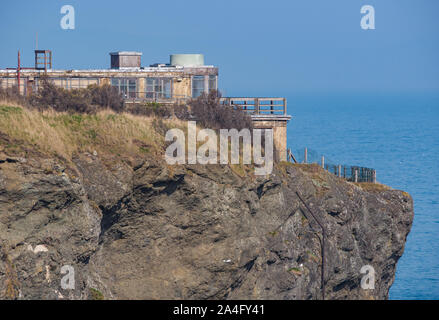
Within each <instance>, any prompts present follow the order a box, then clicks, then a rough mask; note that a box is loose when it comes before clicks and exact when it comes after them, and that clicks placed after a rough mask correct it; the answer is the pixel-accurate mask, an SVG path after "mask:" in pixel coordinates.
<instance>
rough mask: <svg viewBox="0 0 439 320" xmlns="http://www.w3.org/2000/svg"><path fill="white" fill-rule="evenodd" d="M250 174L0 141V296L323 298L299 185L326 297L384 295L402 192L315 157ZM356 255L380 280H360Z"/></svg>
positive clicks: (395, 250)
mask: <svg viewBox="0 0 439 320" xmlns="http://www.w3.org/2000/svg"><path fill="white" fill-rule="evenodd" d="M3 144H7V141H5V140H3ZM252 171H253V170H247V169H246V168H245V167H234V166H222V165H207V166H201V165H192V166H189V165H187V166H167V165H166V164H165V163H164V161H160V160H153V158H152V157H151V158H149V157H147V156H145V157H143V158H142V157H139V158H137V159H136V160H131V161H127V160H124V159H116V158H115V157H110V156H105V155H103V154H101V153H99V154H98V153H96V152H95V153H84V152H82V153H78V154H76V155H75V156H74V157H73V159H72V162H71V163H70V164H66V162H65V161H62V160H60V159H58V158H57V157H50V156H47V155H43V154H40V153H38V152H37V151H32V152H30V151H28V152H27V153H26V155H25V156H23V157H13V156H10V155H8V154H6V153H4V152H1V150H0V239H1V240H0V241H1V242H0V245H1V253H0V255H1V259H0V297H1V298H2V299H5V298H11V299H14V298H18V299H91V298H93V299H100V298H105V299H321V298H322V288H321V271H322V268H321V266H322V243H321V238H322V230H321V228H320V226H319V225H318V224H317V223H316V221H315V220H314V218H313V217H312V215H311V214H310V212H309V211H308V210H307V209H306V207H305V205H304V203H303V202H301V201H300V199H299V197H298V195H297V193H296V192H299V194H300V195H301V196H302V198H303V199H304V200H305V203H306V204H307V205H308V206H309V208H310V209H311V211H312V212H313V213H314V214H315V215H316V216H317V217H318V219H320V220H321V222H322V223H323V225H324V227H325V230H326V243H325V253H326V256H325V275H324V282H325V293H326V299H386V298H387V296H388V291H389V288H390V286H391V285H392V282H393V280H394V276H395V268H396V264H397V261H398V259H399V258H400V257H401V255H402V253H403V250H404V244H405V240H406V237H407V234H408V233H409V230H410V227H411V223H412V219H413V203H412V199H411V197H410V196H409V195H408V194H406V193H405V192H402V191H397V190H392V189H390V188H385V187H384V186H382V185H370V184H353V183H350V182H346V181H345V180H343V179H340V178H337V177H335V176H334V175H331V174H329V173H327V172H325V171H324V170H322V169H321V168H319V167H318V166H316V165H292V164H286V163H283V164H279V165H277V166H276V167H275V169H274V171H273V174H272V175H271V176H269V177H257V176H252ZM364 265H370V266H372V267H373V268H374V270H375V283H374V284H375V288H374V289H369V290H365V289H362V288H361V286H360V282H361V278H362V277H363V276H364V274H362V273H361V272H360V269H361V268H362V266H364ZM63 266H71V267H72V269H71V270H73V271H72V272H74V288H73V289H69V288H67V289H63V288H62V287H61V281H62V279H63V277H65V276H66V275H70V271H68V272H66V270H65V269H62V268H63Z"/></svg>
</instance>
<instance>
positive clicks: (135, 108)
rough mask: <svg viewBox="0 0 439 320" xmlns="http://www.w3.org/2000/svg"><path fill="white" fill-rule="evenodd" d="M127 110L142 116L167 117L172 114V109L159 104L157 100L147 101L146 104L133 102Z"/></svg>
mask: <svg viewBox="0 0 439 320" xmlns="http://www.w3.org/2000/svg"><path fill="white" fill-rule="evenodd" d="M126 111H127V112H129V113H132V114H136V115H142V116H147V117H150V116H156V117H160V118H169V117H171V115H172V110H171V109H170V107H168V106H164V105H161V104H159V103H157V102H148V103H146V104H134V105H132V106H130V107H129V108H128V109H127V110H126Z"/></svg>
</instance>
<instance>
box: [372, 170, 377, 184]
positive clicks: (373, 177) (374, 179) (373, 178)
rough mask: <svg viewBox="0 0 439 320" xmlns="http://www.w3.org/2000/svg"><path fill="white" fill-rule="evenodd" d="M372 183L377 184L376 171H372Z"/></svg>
mask: <svg viewBox="0 0 439 320" xmlns="http://www.w3.org/2000/svg"><path fill="white" fill-rule="evenodd" d="M372 181H373V183H377V172H376V170H373V171H372Z"/></svg>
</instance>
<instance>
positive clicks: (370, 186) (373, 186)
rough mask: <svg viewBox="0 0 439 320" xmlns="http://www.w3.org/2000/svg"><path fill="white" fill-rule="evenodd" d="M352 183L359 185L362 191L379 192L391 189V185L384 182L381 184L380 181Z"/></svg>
mask: <svg viewBox="0 0 439 320" xmlns="http://www.w3.org/2000/svg"><path fill="white" fill-rule="evenodd" d="M354 184H355V185H356V186H358V187H360V188H361V189H363V190H364V191H372V192H373V191H375V192H381V191H387V190H392V188H391V187H389V186H386V185H385V184H381V183H372V182H357V183H355V182H354Z"/></svg>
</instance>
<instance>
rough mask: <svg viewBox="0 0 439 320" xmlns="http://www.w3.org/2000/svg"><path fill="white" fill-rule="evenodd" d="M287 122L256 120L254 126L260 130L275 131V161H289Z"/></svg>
mask: <svg viewBox="0 0 439 320" xmlns="http://www.w3.org/2000/svg"><path fill="white" fill-rule="evenodd" d="M287 123H288V121H287V120H255V119H253V126H254V127H255V128H258V129H267V128H272V129H273V144H274V159H275V160H276V161H287Z"/></svg>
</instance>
